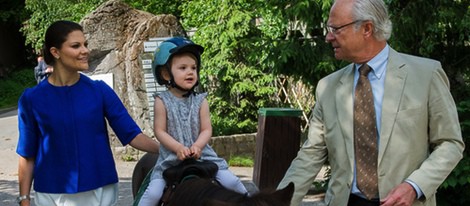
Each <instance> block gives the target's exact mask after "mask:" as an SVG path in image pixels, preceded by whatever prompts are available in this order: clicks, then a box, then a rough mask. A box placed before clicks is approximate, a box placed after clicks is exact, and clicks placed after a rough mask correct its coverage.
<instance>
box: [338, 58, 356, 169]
mask: <svg viewBox="0 0 470 206" xmlns="http://www.w3.org/2000/svg"><path fill="white" fill-rule="evenodd" d="M353 85H354V64H350V65H348V66H347V67H346V69H345V70H344V72H343V75H342V77H341V78H340V81H339V84H338V87H337V88H336V97H335V102H336V111H337V112H338V117H337V118H338V122H339V125H340V127H341V130H342V133H343V137H344V144H345V148H346V152H347V153H348V157H349V163H350V166H351V168H353V167H352V165H354V129H353V124H352V122H353V97H352V91H353Z"/></svg>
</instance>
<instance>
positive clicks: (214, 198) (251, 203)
mask: <svg viewBox="0 0 470 206" xmlns="http://www.w3.org/2000/svg"><path fill="white" fill-rule="evenodd" d="M293 192H294V184H293V183H290V184H289V185H288V186H287V187H286V188H284V189H282V190H278V191H275V190H263V191H260V192H259V193H256V194H253V195H252V196H247V195H246V194H240V193H237V192H234V191H232V190H229V189H226V188H224V187H222V186H220V185H219V184H217V183H215V182H214V181H213V180H210V179H203V178H194V179H189V180H186V181H184V182H183V183H181V184H180V185H178V187H177V188H176V190H175V191H174V193H173V196H172V197H171V200H170V202H169V203H168V206H184V205H192V206H216V205H217V206H225V205H226V206H237V205H244V206H288V205H289V204H290V200H291V199H292V194H293Z"/></svg>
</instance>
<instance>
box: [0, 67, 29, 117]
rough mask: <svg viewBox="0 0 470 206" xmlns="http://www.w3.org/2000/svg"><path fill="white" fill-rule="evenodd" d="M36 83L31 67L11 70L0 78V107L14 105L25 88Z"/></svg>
mask: <svg viewBox="0 0 470 206" xmlns="http://www.w3.org/2000/svg"><path fill="white" fill-rule="evenodd" d="M34 85H36V80H35V79H34V71H33V69H31V68H29V69H22V70H19V71H15V72H12V73H11V74H9V75H8V76H7V77H5V78H1V79H0V109H5V108H10V107H15V106H16V105H17V104H18V98H19V97H20V95H21V93H23V91H24V89H25V88H28V87H32V86H34Z"/></svg>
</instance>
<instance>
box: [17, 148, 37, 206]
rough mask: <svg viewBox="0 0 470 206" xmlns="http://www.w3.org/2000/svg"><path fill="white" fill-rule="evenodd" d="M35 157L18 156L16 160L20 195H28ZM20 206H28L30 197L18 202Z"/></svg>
mask: <svg viewBox="0 0 470 206" xmlns="http://www.w3.org/2000/svg"><path fill="white" fill-rule="evenodd" d="M34 161H35V158H32V157H22V156H20V157H19V161H18V185H19V187H20V188H19V190H20V196H24V195H26V196H28V197H29V194H30V191H31V184H32V183H33V170H34ZM20 205H21V206H29V205H30V199H29V198H28V199H25V200H23V201H21V202H20Z"/></svg>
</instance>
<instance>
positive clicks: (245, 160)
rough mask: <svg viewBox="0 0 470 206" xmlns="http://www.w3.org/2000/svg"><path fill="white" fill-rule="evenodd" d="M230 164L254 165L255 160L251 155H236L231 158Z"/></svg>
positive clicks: (233, 165)
mask: <svg viewBox="0 0 470 206" xmlns="http://www.w3.org/2000/svg"><path fill="white" fill-rule="evenodd" d="M228 164H229V165H230V166H231V167H253V165H254V161H253V159H252V158H251V157H242V156H235V157H232V158H230V160H229V161H228Z"/></svg>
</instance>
